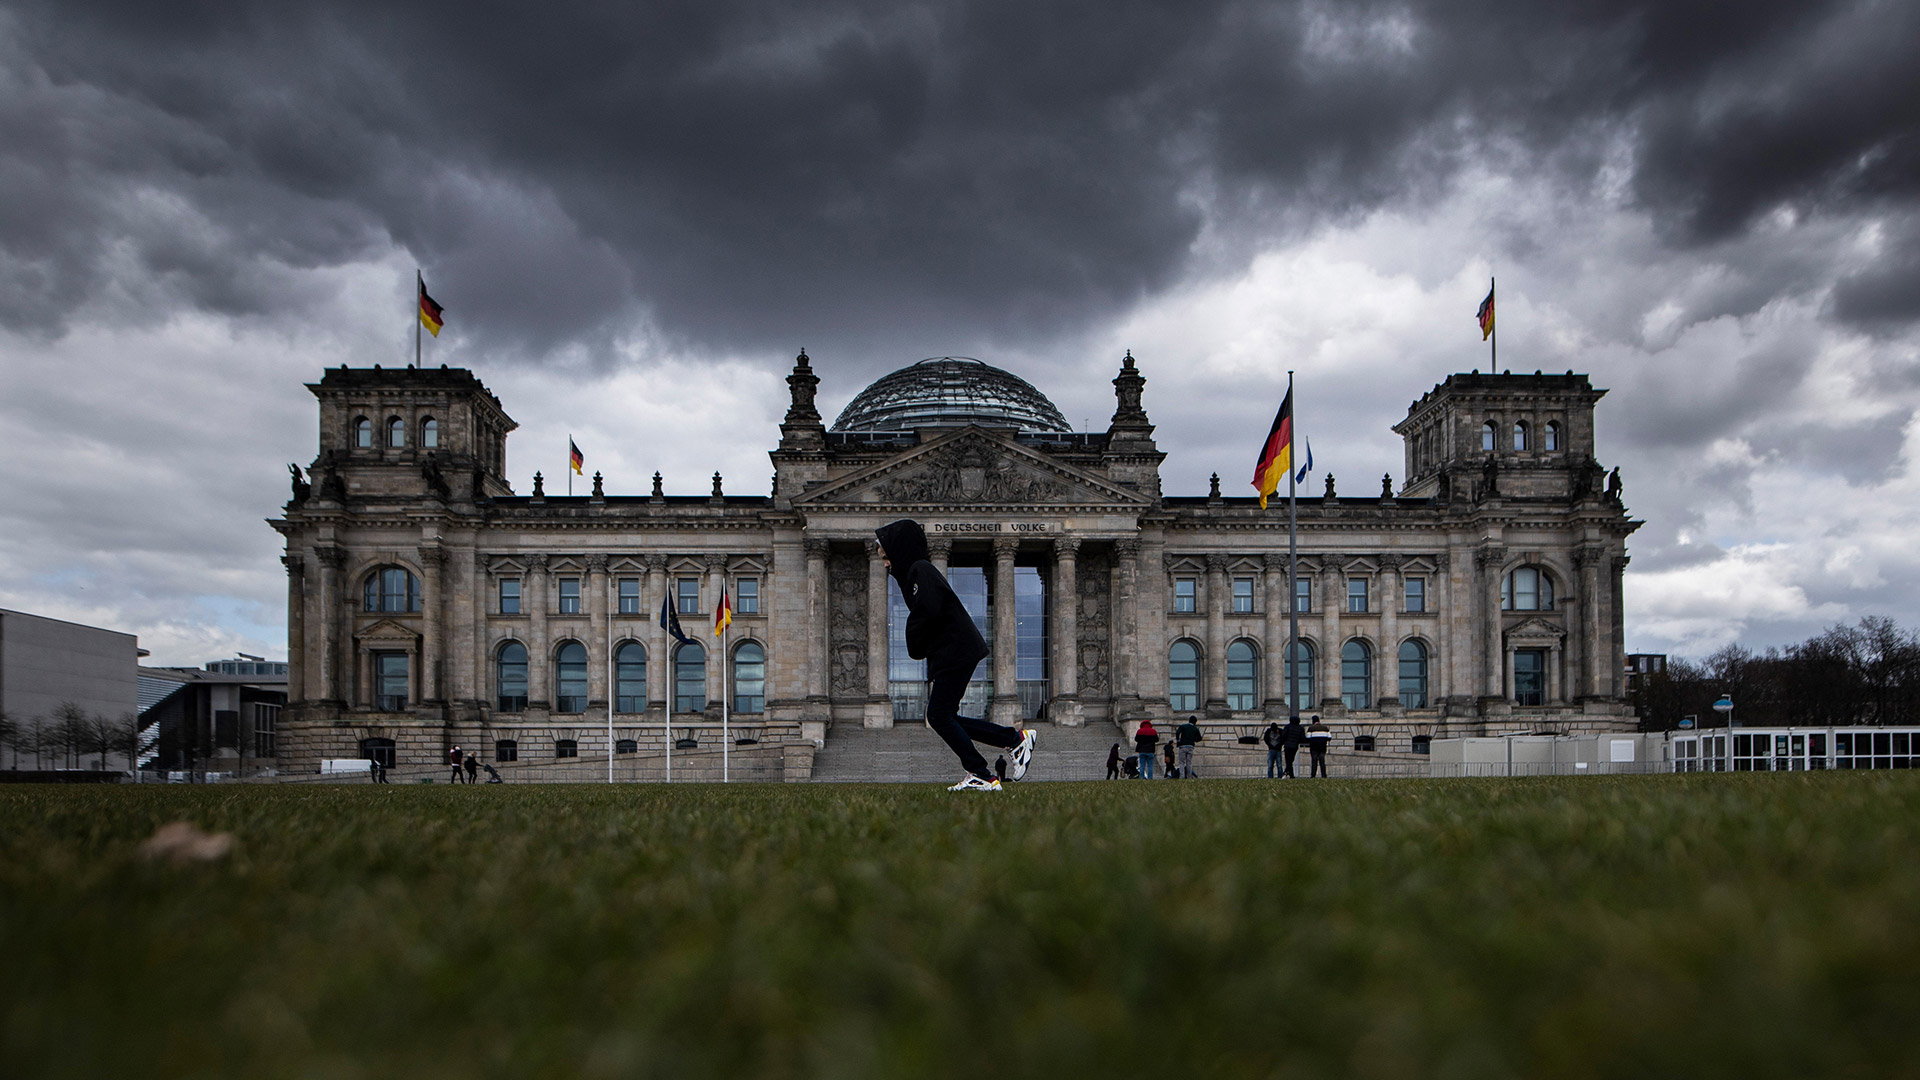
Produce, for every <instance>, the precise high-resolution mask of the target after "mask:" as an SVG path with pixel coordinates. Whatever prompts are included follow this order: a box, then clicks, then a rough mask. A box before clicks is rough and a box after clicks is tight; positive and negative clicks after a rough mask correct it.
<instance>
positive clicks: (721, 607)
mask: <svg viewBox="0 0 1920 1080" xmlns="http://www.w3.org/2000/svg"><path fill="white" fill-rule="evenodd" d="M732 625H733V601H732V600H729V599H727V590H725V589H721V590H720V602H719V603H718V604H716V605H714V608H713V636H714V637H719V636H720V635H721V634H724V633H726V632H727V627H729V626H732Z"/></svg>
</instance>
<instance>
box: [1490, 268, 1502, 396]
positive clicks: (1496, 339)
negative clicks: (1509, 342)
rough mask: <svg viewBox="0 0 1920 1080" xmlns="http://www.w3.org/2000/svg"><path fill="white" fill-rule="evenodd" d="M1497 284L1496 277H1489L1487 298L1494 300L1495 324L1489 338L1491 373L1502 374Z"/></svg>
mask: <svg viewBox="0 0 1920 1080" xmlns="http://www.w3.org/2000/svg"><path fill="white" fill-rule="evenodd" d="M1496 286H1497V281H1496V279H1494V278H1492V277H1489V278H1487V299H1488V300H1490V301H1492V302H1493V326H1492V328H1491V329H1489V330H1488V332H1487V340H1488V341H1490V342H1492V343H1493V349H1492V357H1491V362H1492V364H1493V370H1492V371H1491V372H1490V374H1494V375H1498V374H1500V300H1499V298H1498V297H1497V296H1496V295H1495V293H1496V292H1497V291H1498V290H1497V287H1496Z"/></svg>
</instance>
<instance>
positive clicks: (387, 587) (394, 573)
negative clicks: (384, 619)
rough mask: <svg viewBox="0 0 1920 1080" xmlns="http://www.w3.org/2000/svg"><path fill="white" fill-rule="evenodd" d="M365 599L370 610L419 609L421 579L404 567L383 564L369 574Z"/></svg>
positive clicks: (406, 610)
mask: <svg viewBox="0 0 1920 1080" xmlns="http://www.w3.org/2000/svg"><path fill="white" fill-rule="evenodd" d="M365 599H366V603H365V604H364V605H363V606H364V607H365V608H366V609H367V610H368V611H381V612H410V611H419V610H420V579H419V578H417V577H414V576H413V573H412V572H411V571H409V570H407V569H406V568H404V567H399V566H383V567H381V568H380V569H378V570H375V571H374V572H373V573H371V574H368V575H367V588H366V597H365Z"/></svg>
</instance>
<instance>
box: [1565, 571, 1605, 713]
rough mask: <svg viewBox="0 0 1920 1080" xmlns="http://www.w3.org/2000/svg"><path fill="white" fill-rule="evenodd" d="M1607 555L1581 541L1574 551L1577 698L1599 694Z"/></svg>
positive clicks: (1574, 627) (1600, 692)
mask: <svg viewBox="0 0 1920 1080" xmlns="http://www.w3.org/2000/svg"><path fill="white" fill-rule="evenodd" d="M1605 558H1606V549H1605V548H1602V547H1601V546H1600V545H1599V544H1583V545H1581V546H1580V547H1579V548H1578V549H1576V550H1575V551H1574V553H1573V565H1574V566H1575V567H1577V568H1578V569H1579V571H1580V596H1579V600H1578V603H1579V605H1580V606H1579V610H1578V616H1579V617H1578V619H1576V620H1575V623H1574V626H1573V627H1572V629H1574V631H1575V633H1576V634H1578V639H1577V640H1576V641H1575V643H1574V656H1576V657H1578V662H1579V668H1580V672H1579V682H1578V684H1577V685H1578V687H1579V689H1578V691H1577V693H1578V694H1579V696H1580V697H1582V698H1587V697H1598V696H1600V695H1601V694H1602V693H1603V691H1602V690H1601V688H1600V673H1601V671H1602V664H1601V657H1602V656H1603V655H1605V654H1604V653H1603V652H1602V651H1601V648H1600V642H1601V641H1602V640H1603V637H1604V635H1603V634H1602V633H1601V629H1600V612H1601V611H1602V609H1603V605H1602V604H1601V603H1600V567H1601V564H1602V562H1603V560H1605Z"/></svg>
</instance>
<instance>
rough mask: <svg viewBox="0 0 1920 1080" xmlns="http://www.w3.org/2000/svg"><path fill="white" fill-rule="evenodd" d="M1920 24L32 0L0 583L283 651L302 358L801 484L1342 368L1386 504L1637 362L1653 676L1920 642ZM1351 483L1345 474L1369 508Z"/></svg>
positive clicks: (1639, 614)
mask: <svg viewBox="0 0 1920 1080" xmlns="http://www.w3.org/2000/svg"><path fill="white" fill-rule="evenodd" d="M1917 48H1920V8H1916V6H1915V5H1913V4H1910V3H1901V2H1888V0H1881V2H1859V3H1823V4H1810V3H1790V2H1771V0H1757V2H1751V3H1743V4H1737V5H1728V4H1720V3H1706V2H1703V0H1680V2H1675V0H1658V2H1643V3H1624V2H1608V0H1590V2H1583V3H1545V4H1543V3H1537V2H1531V0H1525V2H1523V0H1484V2H1456V3H1446V2H1439V3H1423V4H1417V5H1405V4H1389V3H1365V2H1358V3H1355V2H1342V3H1248V2H1222V3H1205V2H1199V0H1193V2H1183V3H1179V4H1168V3H1156V4H1146V3H1127V2H1125V0H1102V2H1100V3H1085V4H1032V3H1025V2H1008V3H931V4H912V3H899V2H892V0H889V2H885V3H838V4H824V3H823V4H801V5H796V4H791V3H729V2H721V0H699V2H689V3H679V4H675V3H653V4H646V5H630V6H627V7H625V8H622V7H620V6H618V5H580V6H578V7H577V8H575V7H572V6H570V5H565V4H549V5H538V6H534V7H529V6H526V5H506V4H501V5H489V4H475V3H471V2H469V3H463V4H451V3H447V4H430V3H400V4H394V3H379V4H374V3H364V4H363V3H352V2H333V3H325V4H319V3H302V2H300V0H274V2H272V3H264V2H262V3H254V4H248V3H243V2H232V0H228V2H219V3H213V2H207V3H197V4H196V3H179V4H166V5H154V4H150V3H135V2H132V0H125V2H120V3H90V2H87V0H59V2H57V3H53V2H48V3H36V2H11V3H4V4H0V366H3V369H4V376H5V378H4V383H5V387H6V392H5V394H4V395H3V396H0V485H3V488H0V489H3V490H4V492H5V498H4V499H0V604H4V605H6V606H9V607H15V608H21V609H24V610H29V611H34V612H38V613H41V614H46V615H51V616H56V617H61V618H71V619H76V620H79V621H83V622H91V623H96V624H98V625H103V626H110V627H113V628H116V629H122V630H129V631H133V632H136V633H138V634H140V635H141V639H142V642H143V644H145V645H146V646H147V647H149V648H151V649H153V650H154V652H155V659H156V660H157V661H160V662H173V663H193V662H197V661H200V660H204V659H210V658H213V657H214V656H218V655H223V654H226V653H228V652H230V651H232V650H235V649H245V650H247V651H249V652H266V653H269V654H272V655H275V656H279V655H283V654H284V648H285V646H284V615H283V605H284V595H285V579H284V575H283V573H282V571H281V569H280V566H279V564H278V562H277V558H276V556H277V555H278V553H279V552H278V549H277V543H276V541H277V537H276V536H275V535H274V534H273V533H272V531H271V530H269V529H268V528H267V527H266V526H265V525H264V524H263V523H262V519H264V518H267V517H271V516H275V515H276V514H277V513H278V508H279V506H280V504H281V502H282V501H284V499H285V496H286V484H285V463H286V462H289V461H298V462H301V463H303V464H304V463H305V462H307V461H310V460H311V459H312V457H313V454H314V449H315V431H314V421H315V410H314V404H313V400H312V398H311V397H310V396H309V395H308V394H307V392H306V390H305V389H304V387H303V385H302V384H303V383H306V382H310V381H314V380H315V379H317V377H318V376H319V373H320V371H321V369H322V368H323V367H325V366H329V365H332V366H338V365H339V364H342V363H348V364H353V365H356V366H359V365H370V364H374V363H384V364H404V363H407V362H410V361H411V359H412V350H413V329H412V327H413V321H412V320H413V314H412V300H413V293H412V290H413V272H414V269H415V267H416V266H417V267H420V268H422V269H423V270H424V272H425V274H426V277H427V280H428V282H429V285H430V287H431V288H432V290H433V292H434V295H435V296H436V297H437V298H438V299H439V300H440V301H441V303H443V304H444V305H445V306H446V309H447V329H446V332H445V333H443V334H442V335H441V337H440V338H439V339H438V340H437V341H435V340H429V341H428V342H427V356H426V361H427V362H428V363H434V364H438V363H447V364H452V365H456V366H466V367H471V368H473V369H474V370H475V371H476V372H477V373H478V374H479V375H480V376H481V377H482V378H483V379H484V380H485V381H486V382H487V383H488V384H489V385H490V386H491V387H492V388H493V389H494V390H495V391H496V392H498V393H499V394H500V395H501V397H502V399H503V401H504V403H505V405H506V406H507V409H508V411H509V412H510V413H512V414H513V415H514V416H515V418H516V419H518V420H519V421H520V422H521V425H522V426H521V429H520V431H519V432H518V433H516V434H515V435H514V437H513V438H512V440H511V441H510V444H509V465H510V469H509V471H510V475H511V477H512V479H513V481H514V483H515V485H516V486H517V487H518V488H519V489H520V490H522V491H525V490H527V488H528V487H529V486H530V484H531V477H532V474H533V472H534V470H535V469H540V470H542V471H544V472H545V473H546V474H547V475H548V477H549V478H550V480H552V481H555V482H556V483H555V486H556V487H557V486H558V478H559V476H560V473H561V471H562V469H563V467H564V461H565V456H564V455H565V440H566V438H567V436H568V434H569V433H571V434H572V436H573V437H574V439H575V440H576V441H578V442H579V444H580V446H581V447H582V449H583V450H584V451H585V452H586V455H587V460H588V465H589V470H590V471H591V470H592V469H599V470H601V471H603V472H605V474H606V475H607V478H608V487H609V490H610V491H613V492H644V491H645V490H647V487H648V482H649V480H648V478H650V477H651V475H652V473H653V472H654V471H655V470H656V469H658V470H659V471H661V472H662V473H664V474H665V476H666V478H667V487H668V490H669V491H675V492H681V493H697V492H704V491H705V490H707V488H708V486H709V484H710V479H709V478H710V476H711V474H712V473H713V472H714V471H716V470H718V471H720V472H721V473H723V474H724V475H725V477H726V478H727V488H728V490H729V491H730V492H735V493H749V492H751V493H757V492H761V491H764V490H765V489H766V486H767V482H768V478H769V476H770V472H771V470H770V467H769V466H768V463H767V460H766V457H765V456H764V455H765V452H766V451H767V450H768V449H769V448H770V447H771V446H772V445H773V444H774V442H775V440H776V438H777V436H776V432H775V426H776V424H777V423H778V420H779V417H780V415H781V413H782V411H783V410H784V408H785V401H786V398H785V386H784V383H783V382H782V378H783V376H784V375H785V373H786V371H787V369H788V368H789V366H790V365H791V363H792V357H793V354H794V353H795V352H796V351H797V350H798V349H799V348H800V347H801V346H805V347H806V348H807V350H808V351H809V353H810V354H811V355H812V356H813V357H814V361H815V366H816V369H817V371H818V372H819V374H820V375H821V378H822V380H823V382H822V386H821V396H822V405H823V408H825V409H827V410H829V412H830V414H831V411H833V410H837V408H838V407H839V406H840V405H842V404H844V403H845V402H846V401H847V400H848V399H850V398H851V397H852V396H853V395H854V394H855V393H857V392H858V391H859V390H860V389H861V388H862V387H863V386H865V385H866V384H867V383H868V382H870V381H871V380H873V379H874V378H877V377H878V376H880V375H882V374H884V373H885V372H887V371H889V370H892V369H894V368H897V367H899V366H902V365H904V364H907V363H911V362H913V361H915V360H918V359H920V358H922V357H925V356H933V355H943V354H956V355H970V356H978V357H980V358H982V359H985V360H988V361H989V362H992V363H995V364H997V365H999V366H1002V367H1005V368H1008V369H1009V370H1012V371H1014V372H1016V373H1018V374H1020V375H1021V376H1023V377H1025V378H1026V379H1027V380H1028V381H1030V382H1032V383H1034V384H1035V385H1036V386H1038V387H1039V388H1040V389H1041V390H1042V391H1044V392H1045V393H1047V394H1048V396H1050V397H1051V398H1052V399H1053V400H1054V401H1055V402H1056V403H1058V404H1059V406H1060V407H1061V409H1062V411H1063V412H1065V413H1066V415H1067V416H1068V417H1069V418H1070V419H1071V420H1072V421H1073V422H1074V423H1075V425H1076V426H1078V425H1081V424H1082V423H1086V424H1090V425H1091V426H1092V427H1094V428H1096V429H1100V428H1103V427H1104V426H1105V423H1106V420H1107V418H1108V417H1109V416H1110V415H1111V413H1112V410H1113V399H1112V387H1111V385H1110V383H1109V380H1110V379H1111V378H1112V376H1113V373H1114V371H1115V369H1116V368H1117V366H1118V363H1119V359H1120V356H1121V355H1122V353H1123V352H1124V351H1125V350H1126V349H1129V348H1131V349H1132V350H1133V351H1134V354H1135V356H1137V357H1138V358H1139V360H1140V363H1141V365H1142V369H1143V370H1144V372H1145V373H1146V375H1147V378H1148V384H1147V399H1146V404H1147V407H1148V409H1149V412H1150V413H1151V415H1152V416H1153V418H1154V420H1155V421H1156V422H1157V423H1158V424H1159V425H1160V428H1159V437H1160V439H1161V445H1162V446H1163V448H1166V449H1168V450H1169V451H1170V452H1171V457H1170V458H1169V459H1168V462H1167V466H1166V476H1167V480H1168V484H1167V486H1168V490H1169V491H1170V492H1172V493H1184V494H1199V493H1203V492H1204V491H1205V490H1206V483H1207V477H1208V475H1209V474H1210V473H1213V472H1216V471H1217V472H1219V473H1220V474H1221V476H1222V478H1223V486H1224V487H1225V489H1226V490H1227V491H1228V492H1229V493H1233V492H1235V491H1236V490H1239V491H1245V490H1248V489H1246V488H1245V484H1246V479H1247V476H1248V475H1249V474H1250V472H1251V465H1252V455H1253V453H1254V451H1255V450H1256V449H1257V446H1258V441H1259V439H1260V438H1261V437H1262V436H1263V435H1264V433H1265V431H1266V427H1267V424H1268V423H1269V422H1270V420H1271V418H1272V411H1273V408H1274V407H1275V405H1276V404H1277V401H1278V398H1279V395H1280V393H1281V390H1282V387H1283V385H1284V381H1285V372H1286V371H1287V369H1289V368H1292V369H1295V370H1296V371H1297V372H1298V378H1299V380H1300V394H1301V426H1302V429H1303V430H1304V431H1305V432H1306V433H1307V434H1309V435H1310V436H1311V437H1312V439H1313V445H1314V454H1315V457H1316V460H1317V461H1318V463H1319V464H1320V465H1321V466H1322V467H1323V471H1324V470H1331V471H1332V472H1333V473H1334V474H1336V475H1337V476H1338V477H1339V481H1340V488H1341V490H1342V492H1343V493H1347V494H1373V493H1375V492H1377V491H1378V490H1379V486H1380V477H1381V475H1382V474H1383V473H1388V472H1391V473H1392V474H1393V475H1394V477H1395V479H1396V481H1397V480H1398V479H1399V477H1400V473H1401V455H1400V450H1399V446H1398V439H1397V437H1395V436H1393V435H1392V433H1391V432H1390V431H1389V430H1388V428H1389V426H1390V425H1391V424H1392V423H1393V422H1395V421H1396V420H1398V419H1399V418H1400V417H1401V416H1402V415H1404V412H1405V409H1406V407H1407V403H1408V402H1409V401H1411V400H1413V399H1414V398H1417V397H1418V396H1419V395H1420V394H1421V393H1422V392H1424V391H1425V390H1427V389H1429V388H1430V387H1431V386H1433V384H1434V383H1436V382H1438V381H1439V380H1441V379H1442V378H1444V377H1445V376H1446V374H1447V373H1449V372H1452V371H1464V370H1468V369H1470V368H1475V367H1480V368H1484V367H1486V366H1487V363H1488V358H1487V354H1486V351H1485V348H1486V347H1485V346H1484V345H1483V344H1482V343H1481V341H1480V337H1479V333H1478V330H1477V329H1476V328H1475V326H1474V324H1473V312H1474V308H1475V307H1476V305H1477V304H1478V303H1479V300H1480V298H1481V297H1482V296H1483V295H1484V294H1485V292H1486V287H1487V279H1488V277H1489V276H1490V275H1495V274H1497V275H1498V276H1499V280H1500V346H1501V348H1500V366H1501V367H1503V368H1511V369H1513V370H1516V371H1519V370H1524V371H1532V370H1535V369H1543V370H1547V371H1564V370H1568V369H1572V370H1576V371H1582V372H1587V373H1590V374H1591V375H1592V377H1593V379H1594V382H1595V383H1596V384H1597V385H1599V386H1603V387H1607V388H1609V389H1610V390H1611V393H1610V394H1609V395H1608V397H1607V398H1606V399H1605V400H1604V401H1603V402H1602V403H1601V405H1600V445H1599V454H1600V457H1601V459H1602V460H1603V461H1604V462H1605V463H1606V464H1607V465H1609V466H1613V465H1618V466H1620V467H1621V470H1622V474H1623V476H1624V478H1625V482H1626V494H1627V502H1628V504H1629V506H1630V508H1631V509H1632V510H1633V512H1634V513H1635V515H1636V516H1638V517H1642V518H1645V519H1646V521H1647V525H1646V527H1645V528H1643V529H1642V530H1641V531H1640V533H1639V534H1638V535H1637V536H1636V537H1635V538H1634V542H1633V544H1632V551H1633V556H1634V561H1633V564H1632V566H1631V567H1630V569H1629V573H1628V587H1627V605H1628V621H1627V637H1628V645H1629V647H1630V648H1632V649H1634V650H1650V651H1676V652H1684V653H1694V654H1698V653H1703V652H1706V651H1710V650H1711V649H1712V648H1714V647H1716V646H1718V645H1720V644H1723V643H1725V642H1728V641H1735V640H1738V641H1742V642H1745V643H1747V644H1750V645H1757V646H1764V645H1768V644H1778V643H1786V642H1791V641H1795V640H1799V639H1801V638H1803V637H1805V636H1807V635H1808V634H1810V633H1813V632H1816V631H1817V630H1819V629H1820V628H1822V627H1823V626H1826V625H1831V624H1832V623H1834V622H1837V621H1851V620H1852V619H1854V618H1856V617H1858V616H1860V615H1864V614H1888V615H1892V616H1894V617H1896V618H1898V619H1901V620H1902V621H1903V622H1907V623H1909V624H1911V623H1913V622H1915V621H1920V620H1916V619H1915V614H1916V611H1920V608H1917V607H1916V600H1920V584H1917V583H1916V581H1917V578H1916V573H1915V571H1916V569H1917V568H1920V556H1916V553H1915V549H1914V545H1913V544H1912V543H1911V541H1910V540H1909V537H1911V536H1912V535H1913V534H1914V532H1915V529H1916V526H1920V499H1916V497H1915V496H1916V494H1920V476H1917V475H1916V472H1915V465H1914V451H1915V445H1916V444H1915V436H1916V427H1915V423H1914V412H1915V407H1916V404H1920V327H1917V326H1916V319H1920V65H1915V64H1914V63H1913V62H1912V58H1913V56H1914V55H1916V49H1917ZM1319 483H1320V481H1319V480H1317V479H1316V480H1315V481H1314V484H1315V487H1316V490H1317V487H1318V485H1319Z"/></svg>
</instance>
